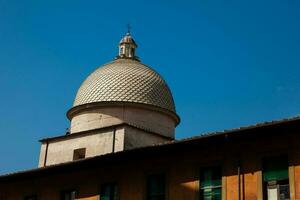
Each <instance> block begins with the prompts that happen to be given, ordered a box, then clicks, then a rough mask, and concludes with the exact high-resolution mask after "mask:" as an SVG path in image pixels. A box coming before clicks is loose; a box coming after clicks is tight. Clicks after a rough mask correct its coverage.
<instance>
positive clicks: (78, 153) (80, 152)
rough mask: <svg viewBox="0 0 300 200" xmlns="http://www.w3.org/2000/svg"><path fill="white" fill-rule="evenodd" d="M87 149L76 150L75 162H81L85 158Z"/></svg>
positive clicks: (74, 154)
mask: <svg viewBox="0 0 300 200" xmlns="http://www.w3.org/2000/svg"><path fill="white" fill-rule="evenodd" d="M85 151H86V149H85V148H81V149H75V150H74V153H73V160H80V159H83V158H85Z"/></svg>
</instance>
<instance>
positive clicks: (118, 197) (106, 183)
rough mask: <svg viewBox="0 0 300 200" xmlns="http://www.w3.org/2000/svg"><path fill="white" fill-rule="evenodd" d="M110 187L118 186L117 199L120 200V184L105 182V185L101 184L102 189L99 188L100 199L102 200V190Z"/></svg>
mask: <svg viewBox="0 0 300 200" xmlns="http://www.w3.org/2000/svg"><path fill="white" fill-rule="evenodd" d="M108 185H115V186H116V197H115V199H116V200H119V199H120V187H119V184H118V183H117V182H104V183H101V184H100V187H99V196H100V199H99V200H101V198H102V197H101V193H102V189H103V187H104V186H108Z"/></svg>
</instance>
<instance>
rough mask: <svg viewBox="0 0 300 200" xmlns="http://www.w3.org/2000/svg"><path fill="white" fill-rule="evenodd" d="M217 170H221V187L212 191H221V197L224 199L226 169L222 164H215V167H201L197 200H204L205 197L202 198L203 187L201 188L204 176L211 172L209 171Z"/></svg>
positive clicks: (213, 187) (215, 187)
mask: <svg viewBox="0 0 300 200" xmlns="http://www.w3.org/2000/svg"><path fill="white" fill-rule="evenodd" d="M214 168H215V169H217V168H219V171H220V185H219V186H212V189H220V195H221V199H223V196H224V195H225V194H223V190H224V187H225V186H224V185H223V177H224V167H223V165H221V164H214V165H205V166H201V167H200V169H199V175H198V191H197V198H196V199H197V200H203V199H204V198H203V196H202V190H203V189H202V187H201V182H202V181H203V180H202V174H203V172H204V171H205V170H209V169H214Z"/></svg>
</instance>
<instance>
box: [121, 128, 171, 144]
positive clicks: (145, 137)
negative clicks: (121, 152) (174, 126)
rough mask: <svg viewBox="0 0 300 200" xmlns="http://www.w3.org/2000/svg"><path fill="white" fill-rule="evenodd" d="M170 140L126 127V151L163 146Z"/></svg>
mask: <svg viewBox="0 0 300 200" xmlns="http://www.w3.org/2000/svg"><path fill="white" fill-rule="evenodd" d="M169 140H170V139H166V138H164V137H161V136H159V135H155V134H152V133H148V132H147V131H143V130H140V129H136V128H133V127H130V126H126V128H125V140H124V142H125V144H124V149H133V148H137V147H142V146H150V145H154V144H161V143H163V142H166V141H169Z"/></svg>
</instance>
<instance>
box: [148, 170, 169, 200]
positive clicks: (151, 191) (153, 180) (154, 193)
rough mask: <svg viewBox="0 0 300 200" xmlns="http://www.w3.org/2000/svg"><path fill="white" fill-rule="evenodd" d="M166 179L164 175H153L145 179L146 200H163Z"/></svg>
mask: <svg viewBox="0 0 300 200" xmlns="http://www.w3.org/2000/svg"><path fill="white" fill-rule="evenodd" d="M165 187H166V178H165V175H164V174H154V175H150V176H148V178H147V200H164V199H165V189H166V188H165Z"/></svg>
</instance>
